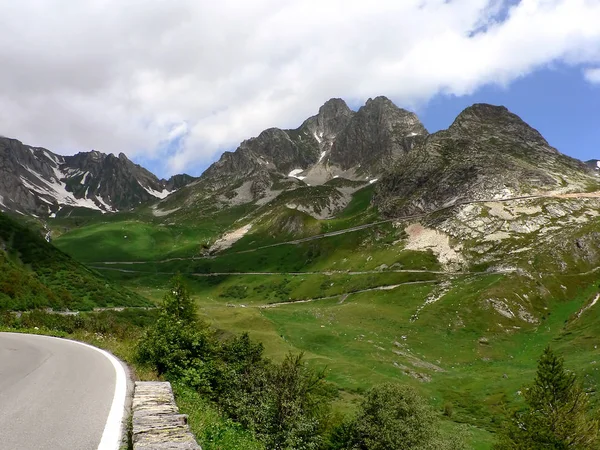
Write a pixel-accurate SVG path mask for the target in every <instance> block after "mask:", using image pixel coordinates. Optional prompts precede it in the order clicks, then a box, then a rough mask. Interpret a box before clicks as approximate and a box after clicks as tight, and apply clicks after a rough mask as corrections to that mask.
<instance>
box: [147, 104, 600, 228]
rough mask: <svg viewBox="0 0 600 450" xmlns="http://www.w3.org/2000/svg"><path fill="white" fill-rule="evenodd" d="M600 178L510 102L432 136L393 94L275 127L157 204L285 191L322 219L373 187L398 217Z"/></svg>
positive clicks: (249, 199) (267, 196) (229, 200)
mask: <svg viewBox="0 0 600 450" xmlns="http://www.w3.org/2000/svg"><path fill="white" fill-rule="evenodd" d="M597 181H598V178H597V176H596V173H595V172H594V171H593V170H591V169H590V167H589V166H587V165H586V164H584V163H582V162H580V161H578V160H576V159H573V158H570V157H567V156H565V155H563V154H561V153H560V152H559V151H558V150H556V149H555V148H553V147H552V146H550V145H549V144H548V142H547V141H546V140H545V139H544V137H543V136H542V135H541V134H540V133H539V132H538V131H537V130H535V129H534V128H532V127H530V126H529V125H528V124H527V123H525V122H524V121H523V120H522V119H521V118H520V117H518V116H517V115H516V114H513V113H511V112H510V111H509V110H508V109H507V108H505V107H503V106H493V105H488V104H475V105H473V106H470V107H468V108H466V109H465V110H464V111H462V112H461V113H460V114H459V115H458V117H457V118H456V119H455V120H454V122H453V123H452V124H451V125H450V127H449V128H448V129H446V130H442V131H438V132H436V133H433V134H430V133H429V132H428V131H427V129H426V128H425V126H424V125H423V124H422V123H421V122H420V120H419V118H418V117H417V115H416V114H414V113H412V112H410V111H407V110H404V109H402V108H398V107H397V106H396V105H395V104H394V103H393V102H392V101H391V100H389V99H388V98H386V97H377V98H374V99H369V100H368V101H367V102H366V103H365V105H364V106H362V107H361V108H360V109H359V110H358V111H356V112H355V111H352V110H351V109H350V108H349V107H348V105H346V103H345V102H344V101H343V100H341V99H331V100H329V101H327V102H326V103H325V104H324V105H323V106H322V107H321V108H320V109H319V112H318V114H317V115H315V116H313V117H310V118H308V119H307V120H305V121H304V122H303V123H302V125H300V127H298V128H297V129H293V130H283V129H278V128H270V129H268V130H265V131H263V132H262V133H261V134H259V135H258V136H257V137H255V138H251V139H248V140H246V141H244V142H242V143H241V144H240V146H239V147H238V148H237V149H236V150H235V151H234V152H225V153H224V154H223V156H222V157H221V159H220V160H219V161H217V162H216V163H214V164H213V165H212V166H211V167H209V168H208V169H207V170H206V172H205V173H204V174H202V176H201V177H200V178H199V179H198V181H197V182H196V183H193V184H192V185H190V186H189V187H187V188H186V189H183V190H182V192H180V193H179V194H178V195H176V196H171V197H169V198H168V199H165V200H164V201H162V202H160V204H159V205H158V208H159V210H160V211H175V210H178V209H181V208H184V209H185V208H192V209H195V210H201V211H203V212H207V213H210V212H211V211H215V210H220V209H223V208H227V207H231V206H238V205H252V204H254V205H255V206H256V207H264V206H265V205H271V204H272V202H278V203H281V201H279V200H277V199H282V198H284V197H282V194H283V193H284V192H285V193H286V195H285V198H286V203H285V205H286V206H287V207H288V208H291V209H300V210H302V211H303V212H305V213H308V214H309V215H312V216H313V217H315V218H318V219H324V218H330V217H334V216H335V215H336V214H337V212H339V211H340V210H341V209H343V207H345V206H346V205H347V204H348V202H349V201H350V199H351V197H352V195H353V193H354V192H356V191H357V190H359V189H361V188H363V187H365V186H368V185H369V184H374V183H376V185H375V195H374V198H373V202H374V204H375V205H376V206H377V207H378V209H379V211H380V212H382V213H383V214H384V215H386V216H390V217H393V216H398V215H402V214H412V213H418V212H427V211H432V210H435V209H438V208H440V207H444V206H447V205H451V204H453V203H454V202H461V201H467V200H477V199H484V198H486V199H487V198H506V197H515V196H522V195H528V194H531V193H539V192H550V191H554V192H567V191H581V190H586V189H590V188H591V186H593V185H596V184H597ZM300 188H302V189H300ZM294 192H295V193H296V194H293V193H294ZM294 197H296V198H294ZM311 198H314V199H317V198H318V200H315V202H313V203H315V205H311V204H310V203H311V201H310V199H311ZM316 203H318V205H317V204H316Z"/></svg>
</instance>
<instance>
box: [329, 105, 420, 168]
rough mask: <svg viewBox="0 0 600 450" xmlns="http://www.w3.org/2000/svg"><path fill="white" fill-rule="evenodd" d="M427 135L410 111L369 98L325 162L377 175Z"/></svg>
mask: <svg viewBox="0 0 600 450" xmlns="http://www.w3.org/2000/svg"><path fill="white" fill-rule="evenodd" d="M427 134H428V133H427V130H426V129H425V127H424V126H423V124H422V123H421V122H420V121H419V119H418V117H417V116H416V115H415V114H414V113H412V112H409V111H406V110H404V109H401V108H398V107H397V106H396V105H394V104H393V103H392V102H391V101H390V100H389V99H387V98H386V97H377V98H375V99H374V100H371V99H369V100H368V101H367V103H366V104H365V106H363V107H362V108H360V109H359V110H358V112H357V113H356V114H355V115H354V116H353V117H352V120H351V121H350V123H349V124H348V126H347V127H345V129H344V130H343V132H342V133H341V134H340V135H339V136H338V138H337V140H336V142H335V143H334V144H333V147H332V149H331V156H330V158H329V161H330V162H331V163H332V164H335V165H339V166H340V167H341V168H342V170H349V169H352V168H357V169H360V172H361V173H366V174H369V175H372V176H377V175H378V174H379V173H381V172H382V171H383V170H384V169H385V168H386V167H387V166H388V165H389V164H390V163H391V162H392V161H394V160H395V159H396V158H397V157H398V156H400V155H402V154H404V153H407V152H408V151H410V150H411V149H412V148H413V146H414V145H415V143H417V142H419V141H420V140H422V139H423V138H424V137H426V136H427Z"/></svg>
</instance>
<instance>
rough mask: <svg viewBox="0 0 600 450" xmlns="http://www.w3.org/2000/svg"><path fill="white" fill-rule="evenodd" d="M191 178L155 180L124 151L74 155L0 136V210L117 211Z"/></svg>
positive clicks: (48, 212) (33, 212) (156, 196)
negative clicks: (63, 154)
mask: <svg viewBox="0 0 600 450" xmlns="http://www.w3.org/2000/svg"><path fill="white" fill-rule="evenodd" d="M193 180H194V178H193V177H190V176H189V175H176V176H174V177H171V178H170V179H169V180H159V179H158V178H157V177H156V176H155V175H153V174H152V173H150V172H149V171H147V170H146V169H144V168H143V167H141V166H139V165H137V164H134V163H133V162H131V161H130V160H129V159H128V158H127V156H125V155H124V154H123V153H121V154H119V155H118V156H115V155H113V154H108V155H107V154H104V153H101V152H98V151H95V150H92V151H90V152H82V153H78V154H76V155H73V156H61V155H57V154H55V153H52V152H51V151H49V150H47V149H45V148H41V147H32V146H29V145H25V144H23V143H22V142H20V141H18V140H16V139H10V138H4V137H0V209H1V210H4V211H15V212H19V213H22V214H31V215H39V216H51V217H54V216H56V214H57V213H58V214H60V211H63V213H68V212H71V211H73V209H75V208H84V209H87V210H96V211H99V212H103V213H104V212H116V211H122V210H129V209H131V208H134V207H136V206H138V205H140V204H142V203H145V202H148V201H151V200H157V199H161V198H164V197H165V196H167V195H168V194H170V193H171V192H173V191H175V190H177V189H179V188H181V187H183V186H185V185H186V184H188V183H189V182H191V181H193Z"/></svg>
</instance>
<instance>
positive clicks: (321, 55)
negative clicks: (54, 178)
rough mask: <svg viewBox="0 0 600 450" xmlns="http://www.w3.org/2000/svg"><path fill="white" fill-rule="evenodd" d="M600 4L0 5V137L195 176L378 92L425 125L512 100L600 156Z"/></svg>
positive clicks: (170, 0)
mask: <svg viewBox="0 0 600 450" xmlns="http://www.w3.org/2000/svg"><path fill="white" fill-rule="evenodd" d="M598 24H600V0H520V1H518V0H371V1H369V2H366V1H364V0H220V1H219V2H214V1H208V0H81V1H77V2H73V1H72V0H19V1H18V2H16V1H13V2H11V1H5V2H0V29H1V30H2V33H0V61H1V62H2V63H1V65H0V134H1V135H4V136H9V137H14V138H17V139H19V140H21V141H23V142H25V143H27V144H30V145H34V146H43V147H45V148H48V149H50V150H52V151H54V152H56V153H61V154H73V153H77V152H79V151H89V150H92V149H95V150H99V151H102V152H106V153H115V154H118V153H120V152H123V153H125V154H126V155H128V156H129V157H130V158H131V159H133V160H134V161H136V162H138V163H140V164H142V165H144V166H145V167H147V168H148V169H150V170H151V171H153V172H155V173H156V174H157V175H159V176H161V177H167V176H169V175H172V174H175V173H181V172H187V173H190V174H192V175H199V174H200V173H201V172H202V171H203V170H204V169H205V168H206V167H207V166H208V165H209V164H210V163H211V162H213V161H215V160H216V159H218V157H219V156H220V154H221V153H222V152H223V151H225V150H234V149H235V148H236V147H237V146H238V145H239V143H240V142H241V141H243V140H244V139H247V138H249V137H252V136H256V135H258V134H259V133H260V132H261V131H262V130H264V129H266V128H269V127H273V126H276V127H280V128H295V127H297V126H299V125H300V124H301V123H302V121H303V120H304V119H306V118H307V117H309V116H311V115H314V114H316V112H317V111H318V108H319V106H320V105H322V104H323V103H324V102H325V101H326V100H328V99H329V98H332V97H341V98H343V99H344V100H346V101H347V103H348V104H349V105H350V106H351V107H352V108H353V109H357V108H359V107H360V106H361V105H362V104H364V102H365V101H366V100H367V99H368V98H370V97H376V96H378V95H385V96H387V97H388V98H390V99H392V100H393V101H394V103H396V105H398V106H400V107H403V108H406V109H410V110H413V111H415V112H416V113H417V114H418V115H419V117H420V118H421V120H422V122H423V123H424V124H425V126H426V127H427V128H428V130H429V131H430V132H433V131H437V130H439V129H443V128H447V127H448V126H449V125H450V124H451V123H452V121H453V119H454V118H455V117H456V115H458V113H460V111H461V110H462V109H464V108H465V107H467V106H469V105H471V104H472V103H475V102H485V103H492V104H502V105H505V106H507V107H508V108H509V109H510V110H511V111H513V112H514V113H516V114H518V115H520V116H521V117H522V118H523V119H524V120H525V121H526V122H528V123H529V124H530V125H532V126H533V127H534V128H536V129H538V130H539V131H540V132H541V133H542V134H543V135H544V136H545V137H546V139H547V140H548V141H549V142H550V144H551V145H553V146H555V147H556V148H558V149H559V150H561V151H562V152H563V153H566V154H568V155H570V156H574V157H576V158H579V159H583V160H586V159H592V158H599V159H600V146H599V145H598V142H599V139H600V26H598Z"/></svg>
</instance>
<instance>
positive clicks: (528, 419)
mask: <svg viewBox="0 0 600 450" xmlns="http://www.w3.org/2000/svg"><path fill="white" fill-rule="evenodd" d="M523 396H524V398H525V401H526V403H527V408H526V410H525V411H522V412H516V413H515V414H514V416H513V419H512V421H511V422H510V424H509V425H508V426H507V427H505V430H504V431H503V433H502V435H501V438H500V441H499V443H498V444H497V445H496V446H495V449H496V450H509V449H510V450H520V449H528V450H529V449H531V450H535V449H560V450H562V449H565V450H566V449H578V450H588V449H589V450H592V449H598V448H600V436H599V430H600V426H599V422H598V420H597V419H594V418H592V417H591V413H590V405H589V400H588V396H587V393H586V392H585V391H584V389H583V387H582V386H581V384H580V383H579V382H578V380H577V377H576V375H575V374H574V373H572V372H569V371H568V370H566V369H565V367H564V361H563V359H562V358H560V357H559V356H557V355H556V354H555V353H554V352H553V351H552V350H551V349H550V347H546V349H545V350H544V353H543V354H542V356H541V358H540V360H539V363H538V368H537V374H536V377H535V379H534V381H533V384H532V385H531V386H530V387H529V388H528V389H526V390H524V391H523Z"/></svg>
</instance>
